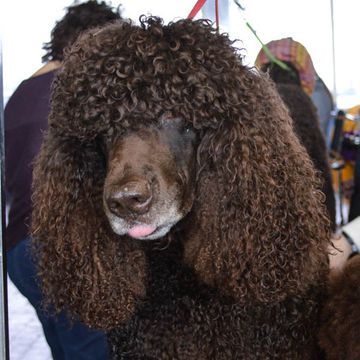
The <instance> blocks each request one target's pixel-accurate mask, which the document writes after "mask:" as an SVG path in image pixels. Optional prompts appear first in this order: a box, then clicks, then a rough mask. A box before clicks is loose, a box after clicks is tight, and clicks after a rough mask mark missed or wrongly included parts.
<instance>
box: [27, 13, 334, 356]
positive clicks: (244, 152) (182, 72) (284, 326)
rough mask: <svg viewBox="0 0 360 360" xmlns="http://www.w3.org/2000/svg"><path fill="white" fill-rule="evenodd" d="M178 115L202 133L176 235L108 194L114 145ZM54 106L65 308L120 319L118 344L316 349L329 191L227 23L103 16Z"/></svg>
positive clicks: (50, 203)
mask: <svg viewBox="0 0 360 360" xmlns="http://www.w3.org/2000/svg"><path fill="white" fill-rule="evenodd" d="M164 114H170V115H167V116H171V117H173V118H180V119H184V120H185V121H186V122H187V124H188V125H189V126H190V128H191V131H193V132H194V133H195V134H196V138H197V140H196V141H197V147H196V159H197V161H196V164H195V165H196V168H195V169H194V171H193V173H192V175H193V177H194V179H195V183H194V185H193V189H192V191H193V193H194V199H193V204H192V207H191V209H190V212H189V213H188V214H187V215H186V216H184V218H183V219H182V220H181V221H179V222H178V223H177V224H176V225H175V226H173V227H172V228H171V230H170V231H169V232H168V233H167V234H166V235H165V236H164V237H163V239H159V240H155V241H142V240H135V239H132V238H130V237H128V236H127V235H117V234H116V233H115V232H114V231H113V230H112V229H111V227H110V226H109V221H108V219H107V216H106V212H105V210H104V206H103V196H104V195H103V193H104V190H103V189H104V184H107V181H108V177H109V173H108V169H109V168H111V167H112V166H113V164H112V162H111V161H112V160H111V159H113V157H112V155H111V154H112V150H111V149H112V145H114V146H116V144H119V142H120V144H122V143H123V142H124V141H125V140H126V139H129V136H130V138H131V137H135V138H136V139H138V138H140V139H141V138H142V137H143V135H141V133H139V131H141V132H143V131H144V129H145V131H148V130H149V129H154V131H155V132H157V131H161V126H162V125H161V124H160V119H162V118H163V116H164ZM49 121H50V128H49V132H48V134H47V135H46V138H45V142H44V144H43V147H42V151H41V154H40V156H39V158H38V160H37V163H36V166H35V173H34V197H33V198H34V213H33V224H32V227H33V235H34V239H35V240H34V241H35V243H34V246H35V250H36V253H37V254H38V261H39V272H40V276H41V278H42V283H43V288H44V291H45V293H46V294H47V296H48V298H49V301H50V302H52V303H53V304H54V305H55V306H56V308H57V309H61V308H63V307H66V308H67V309H68V310H69V312H70V313H71V314H73V315H74V316H76V317H80V318H81V319H83V320H84V321H85V322H86V323H88V324H90V325H92V326H94V327H99V328H103V329H106V330H112V331H111V332H110V344H111V348H112V353H113V357H114V359H197V360H199V359H217V360H221V359H247V360H251V359H262V360H265V359H282V360H283V359H292V360H296V359H302V360H305V359H312V360H313V359H315V358H316V356H317V355H316V351H317V349H316V343H315V333H316V330H317V324H318V322H317V320H316V319H317V318H318V313H319V307H320V303H321V300H322V297H323V293H324V286H325V283H326V280H325V279H326V275H327V254H326V252H327V250H326V249H327V246H328V244H329V237H330V234H329V224H328V220H327V217H326V215H325V209H324V207H323V205H322V198H323V195H322V194H321V192H320V191H318V190H317V188H318V186H319V185H318V181H317V179H316V174H315V171H314V169H313V165H312V162H311V160H310V158H309V157H308V155H307V154H306V152H305V151H304V149H303V147H302V146H301V145H300V143H299V140H298V139H297V137H296V136H295V135H294V133H293V130H292V123H291V118H290V116H289V114H288V111H287V109H286V108H285V106H284V104H283V103H282V101H281V99H280V97H279V95H278V93H277V91H276V89H275V88H274V86H273V85H272V83H271V82H270V81H269V80H268V79H267V77H266V76H263V75H261V74H258V73H256V71H255V70H252V69H249V68H248V67H246V66H244V65H243V64H242V59H241V57H240V55H239V54H238V52H237V50H236V49H235V48H234V47H233V46H232V42H231V41H230V40H229V39H228V37H227V36H225V35H220V34H217V33H216V32H215V30H213V29H212V27H211V24H210V23H209V22H207V21H194V22H192V21H189V20H181V21H178V22H176V23H170V24H169V25H167V26H164V25H163V24H162V22H161V20H160V19H157V18H148V19H144V18H143V19H142V22H141V26H140V27H138V26H135V25H132V24H129V23H122V24H120V23H119V24H113V25H109V26H106V27H105V28H103V29H102V30H97V31H91V32H90V33H88V34H87V35H85V36H83V37H82V38H81V39H79V40H78V42H77V43H76V44H75V45H74V46H73V47H72V49H71V51H70V53H69V55H68V57H67V58H66V59H65V61H64V66H63V68H62V70H61V71H60V73H59V74H58V77H57V79H56V81H55V85H54V91H53V97H52V110H51V115H50V119H49ZM104 143H105V144H110V147H107V146H105V147H104V146H103V145H101V144H104ZM104 148H105V149H109V151H110V155H109V154H108V153H107V151H106V150H105V152H104V150H103V149H104ZM120 148H121V147H120ZM116 151H118V150H116ZM119 151H120V150H119ZM125 155H126V154H125ZM129 155H131V154H129ZM165 155H166V154H165ZM144 156H145V155H144ZM115 158H116V156H115ZM109 159H110V160H109ZM109 161H110V163H109ZM122 176H123V175H122ZM173 176H175V175H174V174H172V173H171V174H169V177H170V178H171V177H173Z"/></svg>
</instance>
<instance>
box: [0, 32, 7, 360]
mask: <svg viewBox="0 0 360 360" xmlns="http://www.w3.org/2000/svg"><path fill="white" fill-rule="evenodd" d="M3 110H4V103H3V74H2V42H1V39H0V189H1V197H0V216H1V223H0V240H1V241H0V360H3V359H4V360H5V359H6V360H7V359H9V333H8V328H9V327H8V311H7V281H6V266H5V251H4V249H5V247H4V242H3V240H4V231H3V230H4V229H5V196H4V190H3V189H4V187H3V185H4V111H3Z"/></svg>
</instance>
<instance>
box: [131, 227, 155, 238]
mask: <svg viewBox="0 0 360 360" xmlns="http://www.w3.org/2000/svg"><path fill="white" fill-rule="evenodd" d="M156 231H157V227H156V226H154V225H146V224H139V225H134V226H132V227H131V228H130V229H129V231H128V232H127V234H128V235H129V236H131V237H133V238H135V239H141V238H146V237H147V236H150V235H151V234H153V233H154V232H156Z"/></svg>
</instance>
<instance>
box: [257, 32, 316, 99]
mask: <svg viewBox="0 0 360 360" xmlns="http://www.w3.org/2000/svg"><path fill="white" fill-rule="evenodd" d="M266 46H267V47H268V49H269V50H270V52H271V53H272V54H273V55H274V56H275V57H276V58H277V59H279V60H281V61H287V62H289V63H291V64H292V65H293V66H294V67H295V68H296V69H297V71H298V72H299V77H300V82H301V86H302V88H303V90H304V91H305V92H306V93H307V94H308V95H311V94H312V92H313V90H314V87H315V78H316V71H315V68H314V65H313V62H312V60H311V57H310V54H309V53H308V51H307V50H306V48H305V47H304V46H303V45H302V44H300V43H299V42H297V41H295V40H293V39H292V38H291V37H288V38H285V39H280V40H273V41H271V42H269V43H268V44H266ZM269 62H270V60H269V59H268V57H267V56H266V54H265V52H264V50H263V49H261V50H260V52H259V54H258V56H257V58H256V60H255V65H256V66H257V67H258V68H259V69H260V68H261V67H262V66H263V65H264V64H267V63H269Z"/></svg>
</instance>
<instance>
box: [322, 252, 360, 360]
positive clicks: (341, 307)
mask: <svg viewBox="0 0 360 360" xmlns="http://www.w3.org/2000/svg"><path fill="white" fill-rule="evenodd" d="M329 283H330V286H329V295H328V300H327V302H326V304H325V306H324V308H323V309H322V314H321V328H320V331H319V343H320V346H321V347H322V348H323V349H324V351H325V354H326V359H328V360H337V359H346V360H356V359H359V358H360V344H359V341H358V337H359V335H358V334H359V324H360V256H359V255H357V256H354V257H352V258H351V259H350V260H348V261H347V263H346V264H345V266H344V268H343V269H342V270H340V271H336V272H335V271H334V272H333V273H332V274H331V276H330V281H329Z"/></svg>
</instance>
